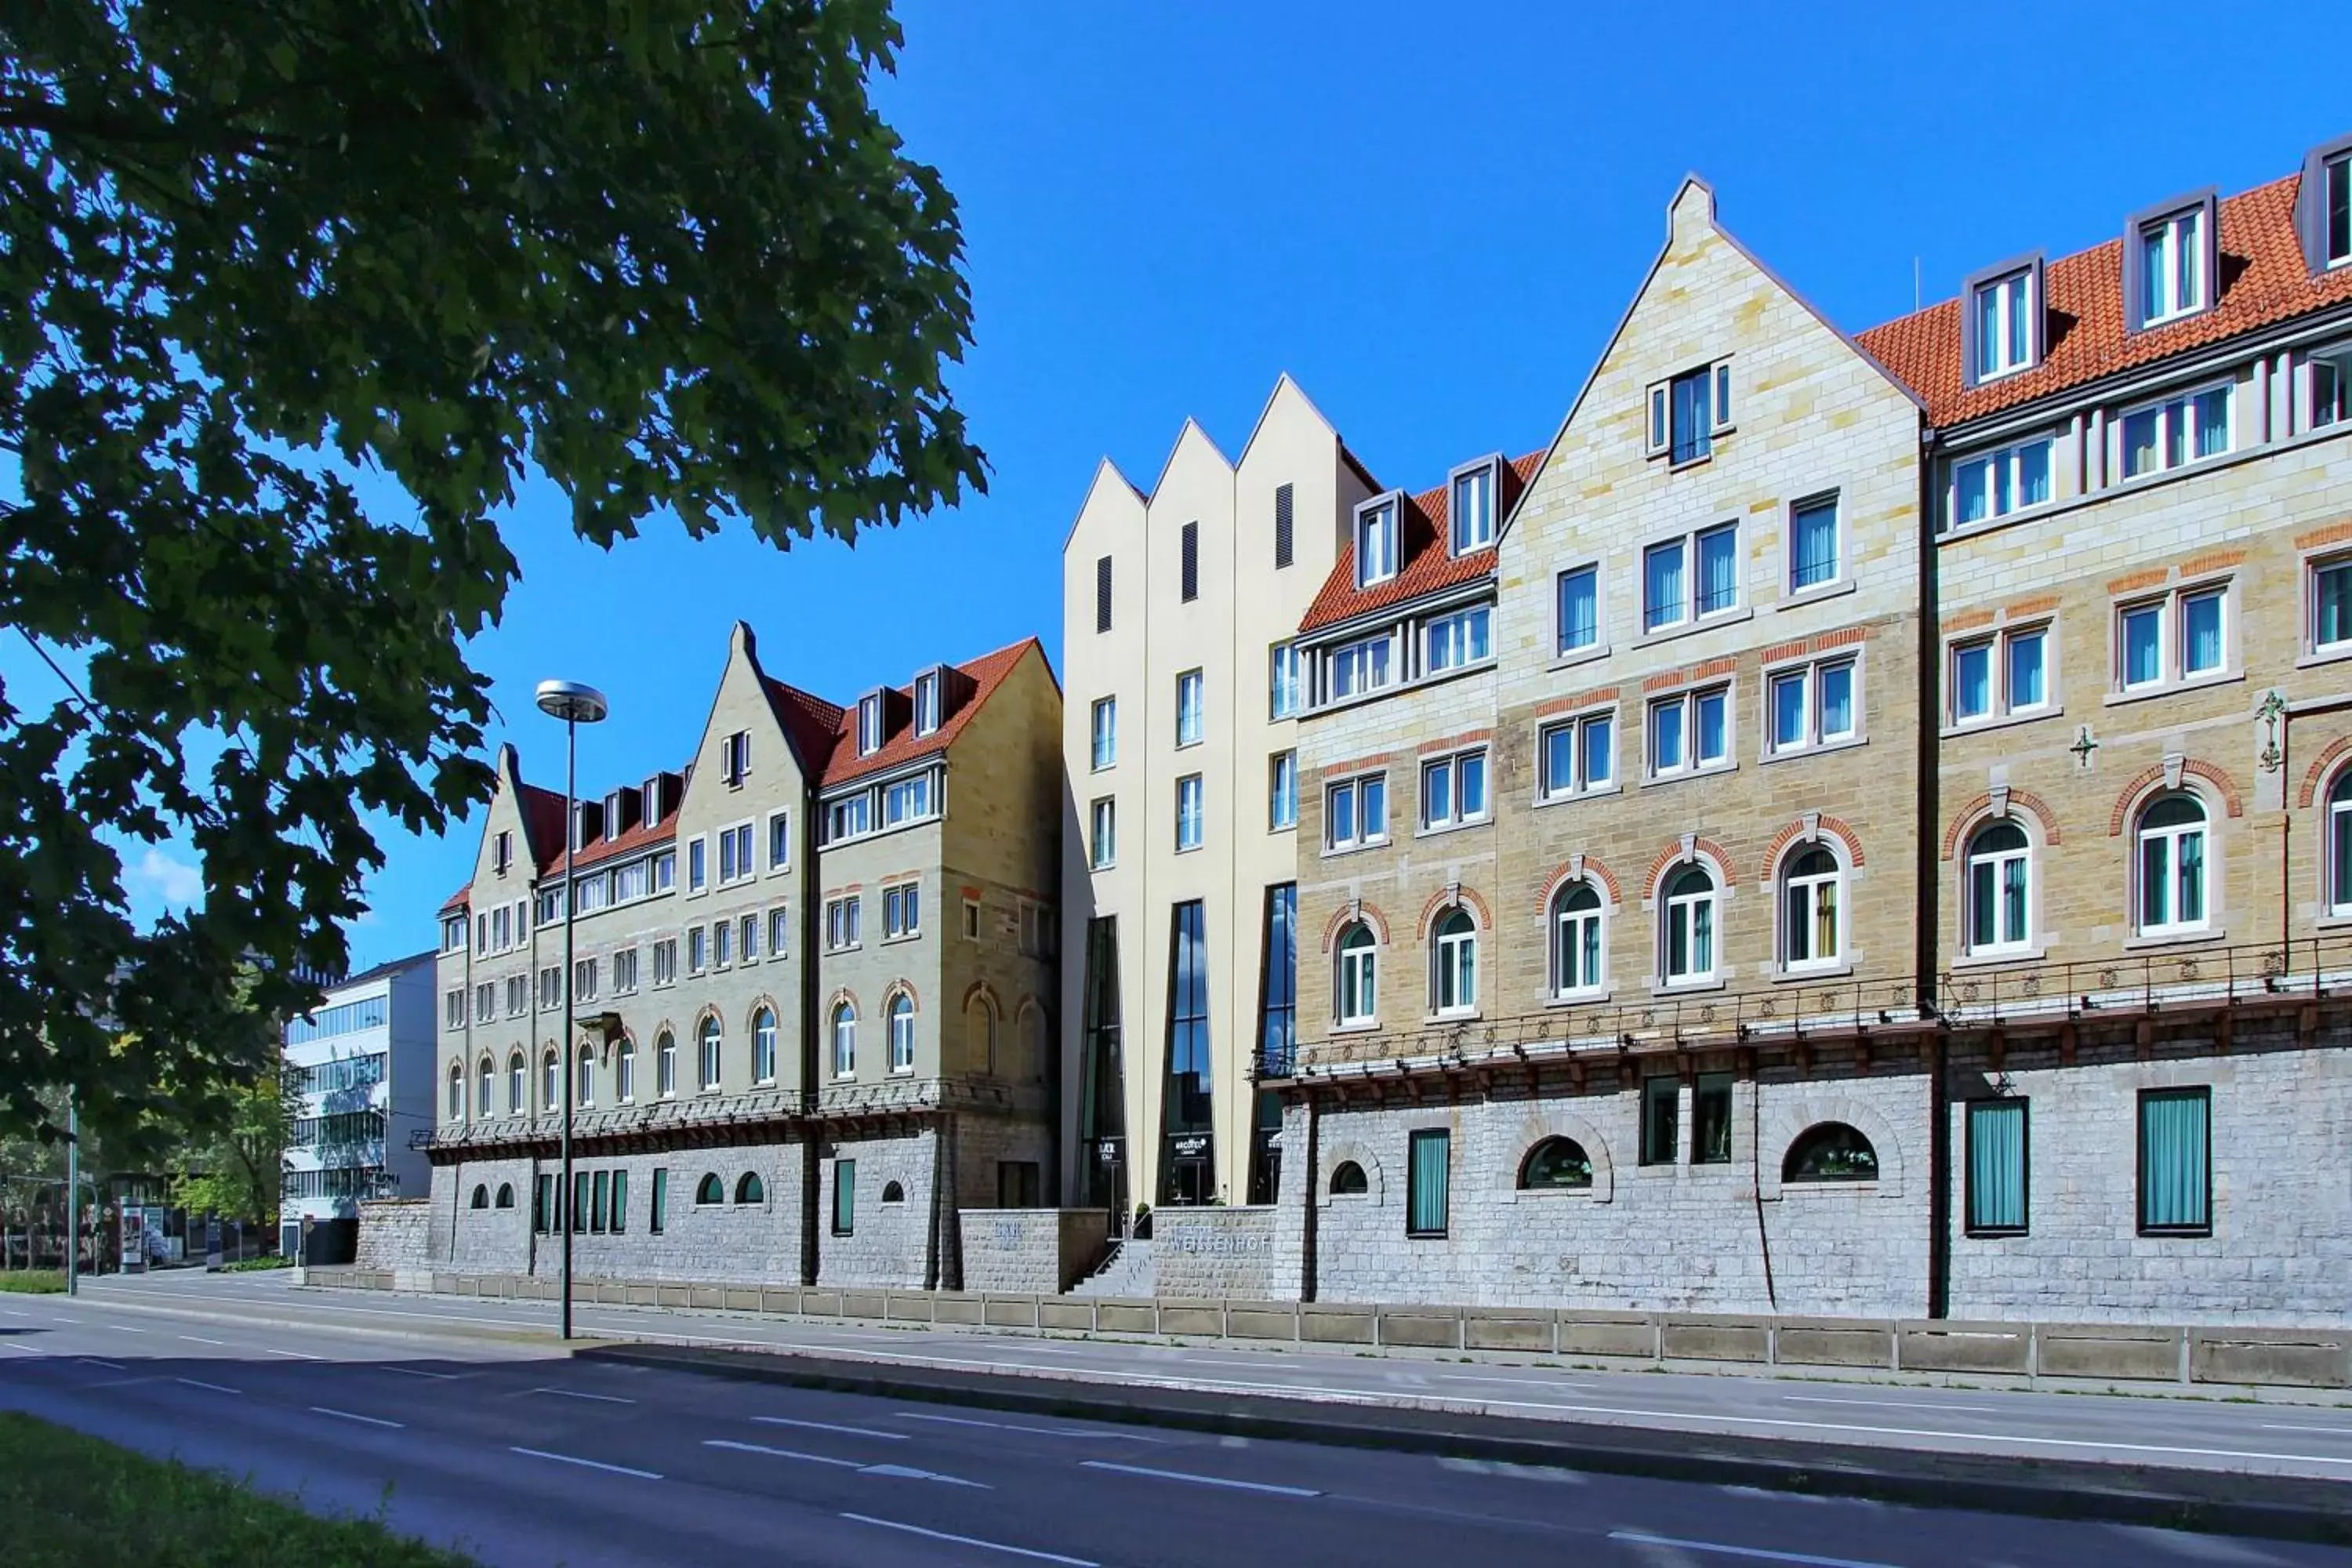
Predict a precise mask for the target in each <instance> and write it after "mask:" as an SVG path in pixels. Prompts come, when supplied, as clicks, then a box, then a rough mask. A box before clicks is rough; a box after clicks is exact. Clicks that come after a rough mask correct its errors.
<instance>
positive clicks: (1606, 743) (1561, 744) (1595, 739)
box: [1537, 713, 1617, 800]
mask: <svg viewBox="0 0 2352 1568" xmlns="http://www.w3.org/2000/svg"><path fill="white" fill-rule="evenodd" d="M1616 730H1617V716H1616V715H1615V714H1614V713H1591V714H1587V715H1586V716H1584V717H1583V718H1581V719H1569V720H1563V721H1560V722H1559V723H1557V724H1553V725H1549V726H1548V727H1546V729H1545V730H1544V731H1543V733H1542V734H1541V736H1539V737H1538V747H1537V751H1538V756H1539V757H1540V760H1541V766H1542V770H1543V773H1542V783H1541V793H1542V795H1543V798H1544V799H1546V800H1557V799H1559V798H1560V797H1561V796H1563V795H1582V794H1585V793H1586V792H1587V791H1590V790H1596V789H1607V788H1608V787H1609V786H1610V785H1612V784H1615V783H1616V782H1617V771H1616V770H1617V759H1616V744H1615V742H1616Z"/></svg>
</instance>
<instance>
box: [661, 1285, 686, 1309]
mask: <svg viewBox="0 0 2352 1568" xmlns="http://www.w3.org/2000/svg"><path fill="white" fill-rule="evenodd" d="M661 1304H662V1305H663V1306H665V1307H689V1306H692V1305H693V1304H694V1292H693V1291H692V1290H689V1289H687V1288H686V1287H685V1286H683V1285H665V1286H663V1287H662V1288H661Z"/></svg>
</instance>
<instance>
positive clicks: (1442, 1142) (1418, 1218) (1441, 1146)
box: [1405, 1132, 1454, 1236]
mask: <svg viewBox="0 0 2352 1568" xmlns="http://www.w3.org/2000/svg"><path fill="white" fill-rule="evenodd" d="M1453 1148H1454V1137H1453V1134H1452V1133H1449V1132H1416V1133H1414V1134H1413V1135H1412V1148H1411V1150H1410V1154H1411V1158H1410V1160H1409V1161H1408V1163H1409V1165H1410V1166H1411V1172H1410V1177H1409V1182H1408V1184H1409V1185H1410V1186H1411V1187H1412V1193H1411V1194H1410V1195H1409V1201H1408V1205H1407V1206H1408V1208H1409V1211H1410V1212H1409V1213H1407V1215H1405V1229H1406V1230H1408V1231H1410V1232H1411V1233H1412V1234H1413V1235H1415V1236H1443V1235H1444V1233H1445V1220H1446V1187H1445V1180H1446V1174H1447V1171H1446V1167H1447V1164H1448V1163H1449V1161H1450V1159H1451V1156H1452V1153H1453Z"/></svg>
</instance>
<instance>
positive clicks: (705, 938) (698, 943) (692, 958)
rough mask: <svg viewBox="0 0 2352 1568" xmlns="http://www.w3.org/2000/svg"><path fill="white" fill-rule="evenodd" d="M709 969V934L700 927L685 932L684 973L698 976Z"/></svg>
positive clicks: (688, 928) (692, 927) (689, 927)
mask: <svg viewBox="0 0 2352 1568" xmlns="http://www.w3.org/2000/svg"><path fill="white" fill-rule="evenodd" d="M709 967H710V932H709V931H708V930H707V929H706V928H704V927H702V926H688V927H687V930H686V972H687V973H688V974H700V973H702V972H703V971H705V970H707V969H709Z"/></svg>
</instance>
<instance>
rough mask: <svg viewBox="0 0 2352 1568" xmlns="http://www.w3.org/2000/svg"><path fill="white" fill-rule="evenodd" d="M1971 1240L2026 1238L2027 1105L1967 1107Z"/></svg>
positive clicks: (1974, 1104)
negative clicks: (1982, 1237)
mask: <svg viewBox="0 0 2352 1568" xmlns="http://www.w3.org/2000/svg"><path fill="white" fill-rule="evenodd" d="M1964 1157H1965V1158H1966V1159H1967V1161H1968V1166H1969V1215H1968V1227H1969V1235H1970V1236H2023V1235H2024V1234H2025V1213H2026V1210H2025V1194H2026V1187H2025V1181H2026V1144H2025V1101H2024V1100H1970V1101H1969V1125H1968V1150H1967V1152H1966V1155H1965V1156H1964Z"/></svg>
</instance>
